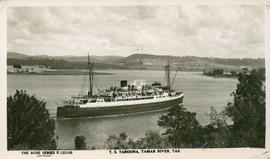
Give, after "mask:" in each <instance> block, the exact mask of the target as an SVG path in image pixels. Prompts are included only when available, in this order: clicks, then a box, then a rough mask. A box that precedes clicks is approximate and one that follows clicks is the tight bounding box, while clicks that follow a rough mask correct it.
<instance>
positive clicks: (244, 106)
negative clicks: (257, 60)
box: [225, 69, 265, 147]
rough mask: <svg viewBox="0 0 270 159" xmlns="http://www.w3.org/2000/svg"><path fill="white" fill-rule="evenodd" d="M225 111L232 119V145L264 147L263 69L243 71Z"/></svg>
mask: <svg viewBox="0 0 270 159" xmlns="http://www.w3.org/2000/svg"><path fill="white" fill-rule="evenodd" d="M238 80H239V83H238V84H237V89H236V91H235V92H233V93H232V96H233V102H229V103H228V105H227V107H226V109H225V113H226V115H228V116H229V117H230V118H231V119H232V121H233V125H232V128H231V131H232V133H233V136H234V138H233V140H232V141H231V142H232V143H231V145H232V146H234V147H243V146H244V147H247V146H248V147H264V142H265V70H264V69H259V70H252V71H251V72H250V73H247V72H246V71H243V72H241V73H239V74H238Z"/></svg>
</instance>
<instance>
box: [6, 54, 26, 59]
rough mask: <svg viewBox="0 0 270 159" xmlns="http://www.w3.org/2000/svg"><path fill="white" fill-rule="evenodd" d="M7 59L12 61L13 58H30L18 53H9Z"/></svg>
mask: <svg viewBox="0 0 270 159" xmlns="http://www.w3.org/2000/svg"><path fill="white" fill-rule="evenodd" d="M7 58H8V59H10V58H13V59H26V58H29V56H28V55H24V54H21V53H17V52H8V53H7Z"/></svg>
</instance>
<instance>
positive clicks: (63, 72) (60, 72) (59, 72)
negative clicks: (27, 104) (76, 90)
mask: <svg viewBox="0 0 270 159" xmlns="http://www.w3.org/2000/svg"><path fill="white" fill-rule="evenodd" d="M7 75H88V72H84V71H76V70H53V71H43V72H40V73H37V72H17V73H11V72H7ZM94 75H115V74H114V73H108V72H94Z"/></svg>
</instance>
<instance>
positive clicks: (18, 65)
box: [13, 64, 22, 69]
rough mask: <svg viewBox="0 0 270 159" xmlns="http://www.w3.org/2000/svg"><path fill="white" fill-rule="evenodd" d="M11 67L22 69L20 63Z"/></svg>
mask: <svg viewBox="0 0 270 159" xmlns="http://www.w3.org/2000/svg"><path fill="white" fill-rule="evenodd" d="M13 68H18V69H22V65H21V64H13Z"/></svg>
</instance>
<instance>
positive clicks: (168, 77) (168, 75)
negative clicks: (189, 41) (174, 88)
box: [165, 57, 171, 91]
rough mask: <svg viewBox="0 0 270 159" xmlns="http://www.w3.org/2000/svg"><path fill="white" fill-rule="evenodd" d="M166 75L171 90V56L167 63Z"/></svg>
mask: <svg viewBox="0 0 270 159" xmlns="http://www.w3.org/2000/svg"><path fill="white" fill-rule="evenodd" d="M165 77H166V82H167V87H168V89H169V91H170V90H171V77H170V61H169V57H167V65H165Z"/></svg>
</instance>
